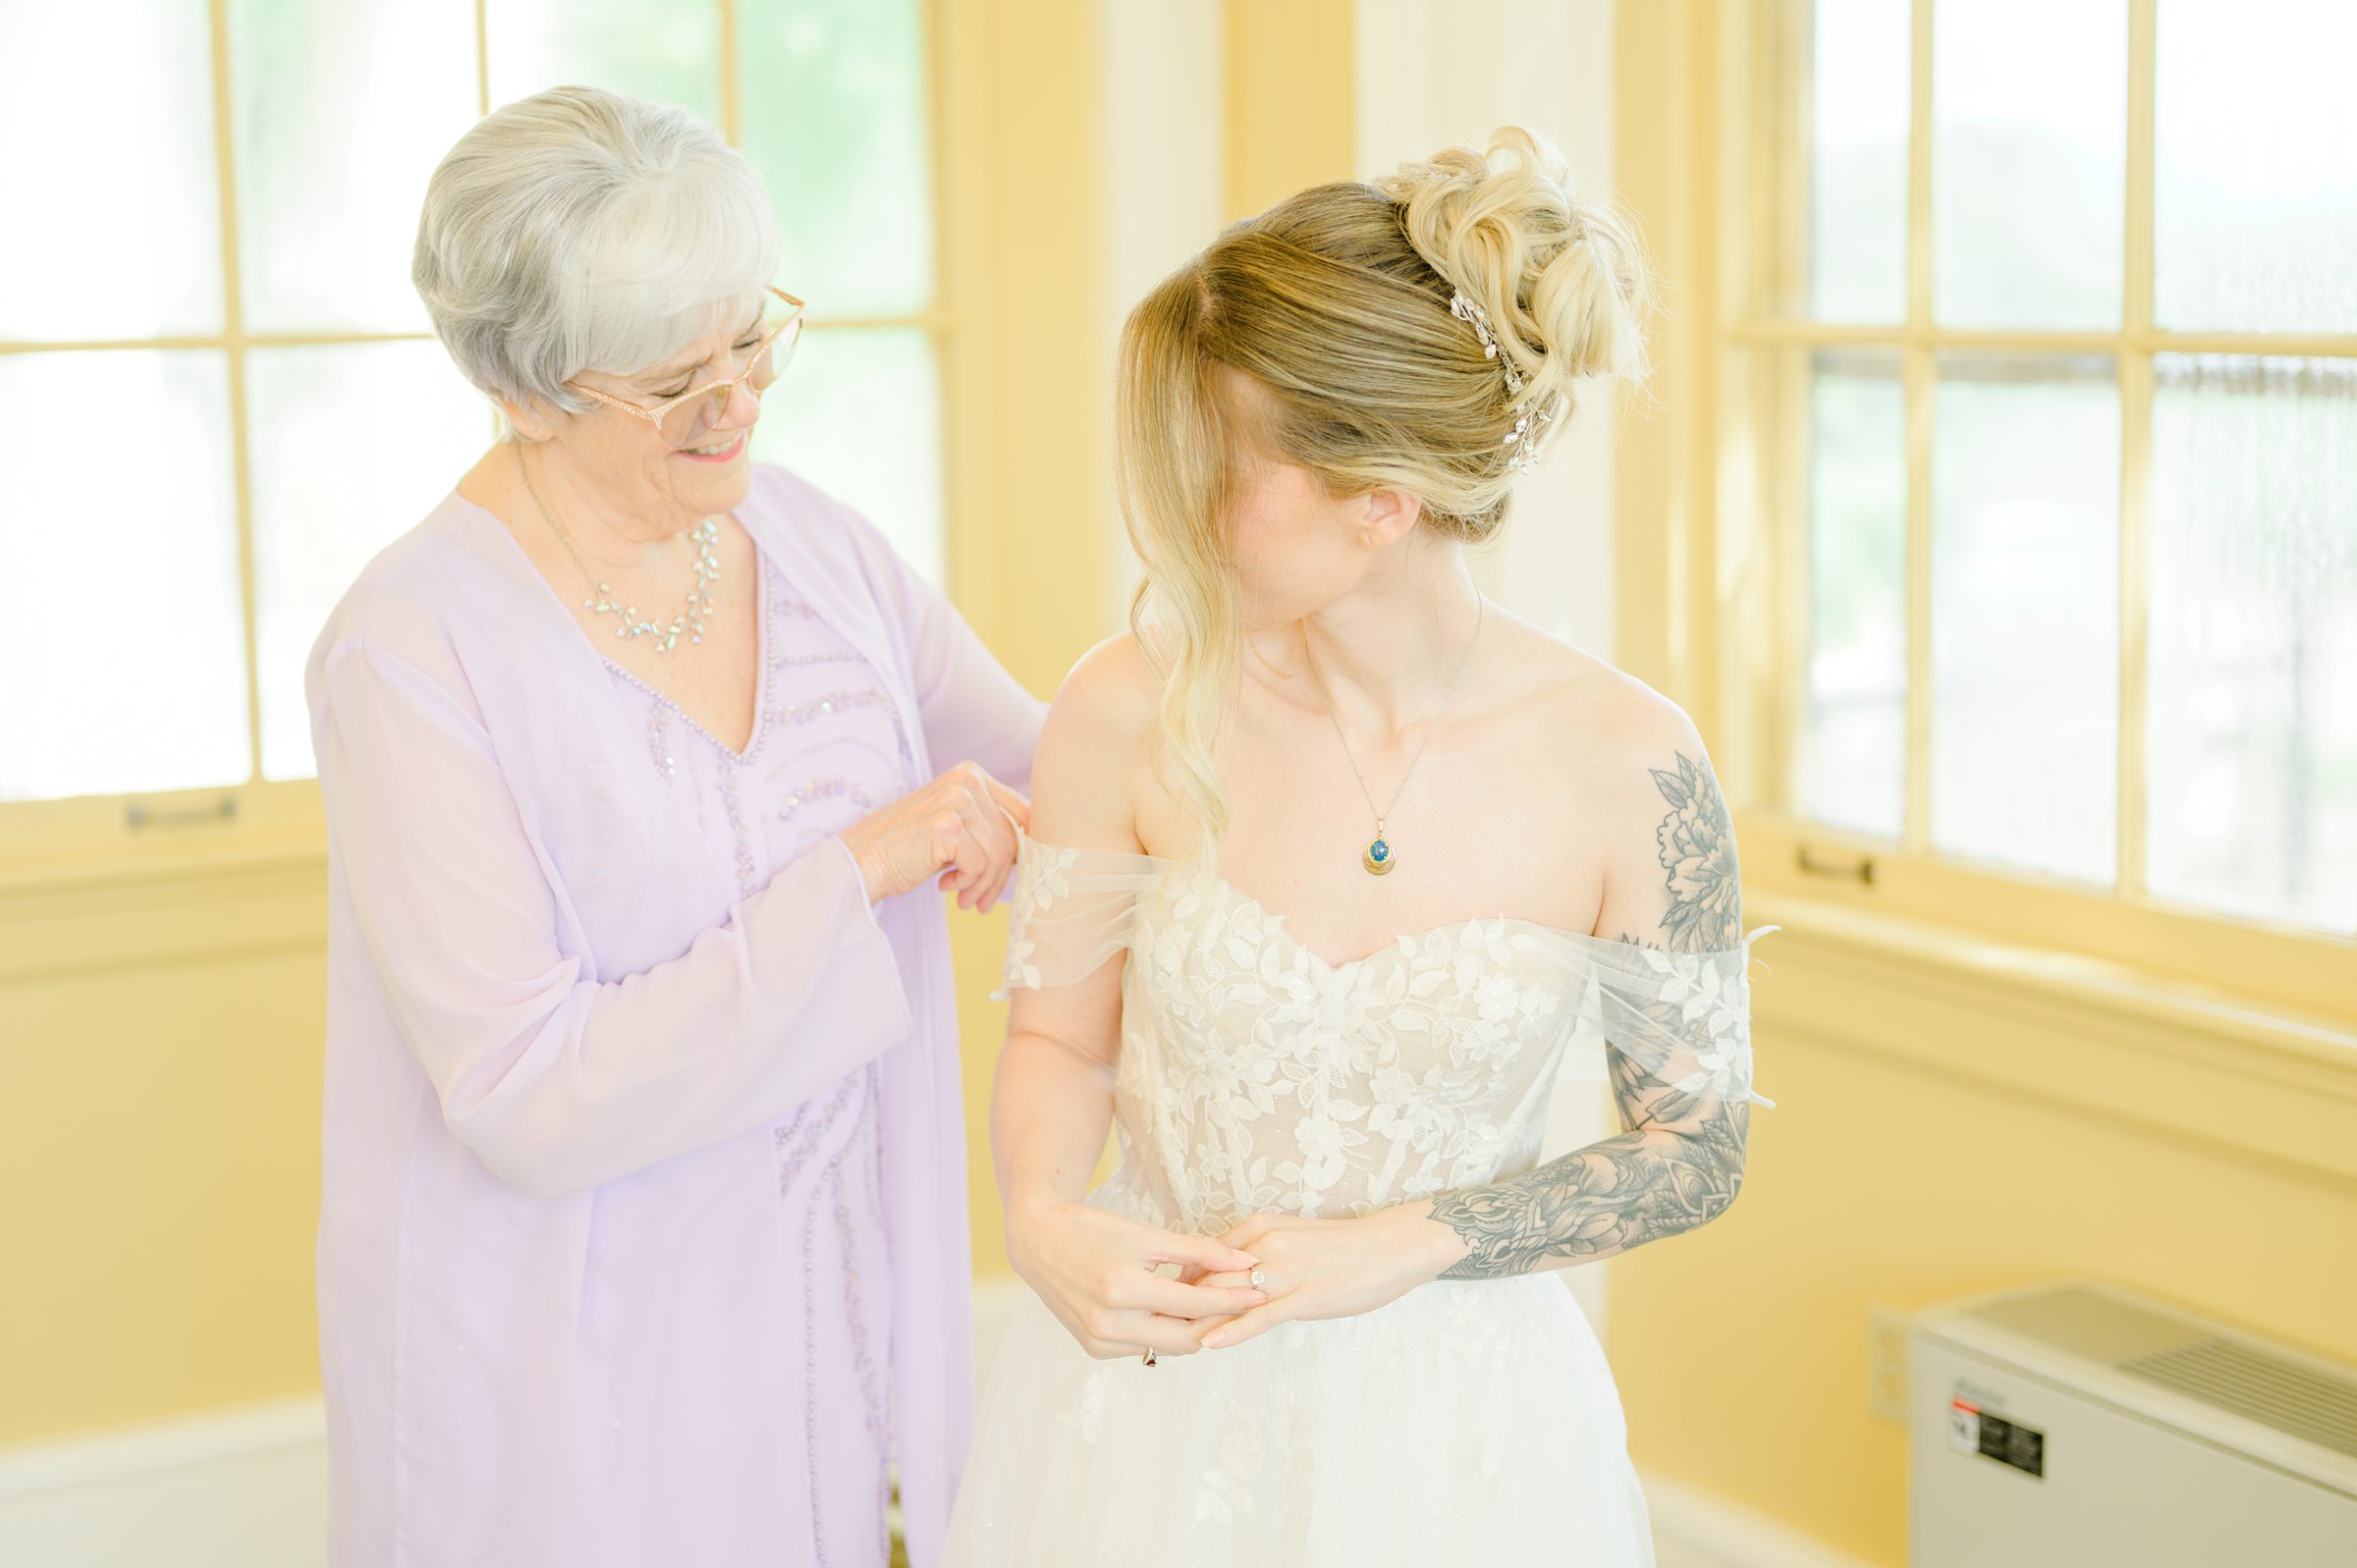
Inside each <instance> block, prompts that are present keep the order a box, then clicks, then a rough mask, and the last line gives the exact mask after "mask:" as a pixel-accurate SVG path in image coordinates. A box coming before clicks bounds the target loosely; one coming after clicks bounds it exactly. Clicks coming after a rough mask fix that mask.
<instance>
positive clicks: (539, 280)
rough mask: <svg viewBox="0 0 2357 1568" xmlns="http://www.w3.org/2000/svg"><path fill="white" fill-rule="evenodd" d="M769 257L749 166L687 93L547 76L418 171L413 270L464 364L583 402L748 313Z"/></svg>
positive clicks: (529, 394) (493, 388) (571, 402)
mask: <svg viewBox="0 0 2357 1568" xmlns="http://www.w3.org/2000/svg"><path fill="white" fill-rule="evenodd" d="M777 266H778V235H777V224H776V222H775V220H774V218H773V217H772V215H771V212H770V206H769V197H768V194H767V193H766V192H765V191H764V190H763V189H762V186H761V177H760V176H759V175H758V174H756V173H755V172H754V170H753V166H752V165H751V164H750V163H749V162H747V161H746V160H745V157H744V155H743V154H742V153H740V152H739V151H738V150H737V149H736V148H734V147H732V146H730V145H729V144H728V142H727V141H726V140H724V139H723V138H722V136H721V135H720V133H718V132H717V131H715V130H713V129H712V127H710V126H709V125H707V124H705V123H704V122H703V121H701V120H699V119H697V118H696V117H695V116H694V115H692V114H689V113H688V112H687V111H686V110H685V109H679V108H674V107H672V106H670V105H668V104H658V103H648V102H646V101H645V100H643V99H639V98H631V97H627V96H625V95H623V94H622V93H618V92H607V91H605V90H603V89H602V88H598V87H552V88H550V89H549V90H548V91H546V92H541V93H535V94H533V95H532V96H531V97H529V98H522V99H519V100H518V101H517V102H515V103H511V104H509V105H507V106H506V107H505V108H503V109H498V110H495V111H494V112H492V113H491V114H488V115H485V116H484V117H483V118H482V119H481V120H479V121H477V122H476V123H475V125H474V128H473V129H472V130H470V131H468V132H467V133H466V135H463V136H461V137H460V138H459V140H458V144H457V145H456V146H454V147H452V148H451V149H450V152H449V154H448V155H447V156H445V157H444V158H443V160H442V162H441V165H440V166H439V167H438V168H436V169H435V170H434V177H433V179H432V181H431V182H430V183H429V184H428V185H427V186H426V190H425V210H424V212H423V213H422V214H421V215H420V216H419V218H418V221H417V248H416V252H415V254H414V256H413V257H412V259H411V266H410V280H411V282H412V283H414V284H415V285H416V286H417V294H418V297H420V298H422V299H423V300H424V301H425V308H426V313H427V314H428V315H430V316H431V317H432V318H433V323H434V331H435V332H436V333H437V334H439V335H440V337H441V339H442V343H443V346H444V347H445V348H447V349H448V350H449V351H450V354H451V357H452V358H453V359H456V360H457V361H458V363H459V369H460V370H461V371H462V372H464V373H465V375H466V379H467V380H469V381H471V382H473V383H474V384H475V386H476V387H478V388H480V389H481V390H482V391H483V392H485V393H487V394H489V395H490V396H492V397H494V398H505V399H507V400H509V401H510V402H513V403H515V404H518V405H519V406H527V407H528V406H531V405H533V404H539V405H542V406H552V407H557V408H564V409H568V410H571V411H573V412H575V413H579V412H582V411H584V410H586V409H587V408H589V407H590V406H591V404H590V401H589V400H588V399H585V398H582V397H580V396H579V395H578V394H576V393H572V392H568V391H566V390H565V383H566V382H567V381H570V380H571V379H573V378H574V377H575V376H577V375H579V374H580V373H581V372H582V371H584V370H596V371H602V372H605V373H608V374H615V375H628V374H630V373H631V372H633V371H637V370H642V369H645V368H646V367H647V366H649V365H653V364H657V363H659V362H661V361H662V360H664V359H666V358H668V357H669V356H671V355H672V354H675V353H677V352H678V351H680V350H682V349H684V348H685V347H686V346H687V345H688V344H690V343H693V342H694V341H695V340H696V339H698V338H700V337H703V336H705V335H706V334H707V333H711V332H714V331H717V330H719V328H720V324H721V322H722V321H723V320H724V319H727V318H728V317H730V316H731V315H749V314H751V313H752V311H753V310H754V309H755V308H756V307H757V306H758V304H759V303H760V301H761V300H762V298H763V290H764V289H766V287H767V286H768V284H769V282H770V280H771V278H772V276H773V275H774V274H775V273H776V271H777Z"/></svg>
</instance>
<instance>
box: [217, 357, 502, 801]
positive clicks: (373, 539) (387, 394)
mask: <svg viewBox="0 0 2357 1568" xmlns="http://www.w3.org/2000/svg"><path fill="white" fill-rule="evenodd" d="M246 387H247V398H248V399H249V403H248V406H249V408H250V409H251V419H252V430H253V443H252V448H253V458H252V464H251V472H252V483H253V535H254V588H255V601H256V613H255V617H254V631H255V635H256V639H257V646H258V650H259V659H260V669H261V694H262V773H263V775H264V776H265V777H267V778H272V779H292V778H301V777H304V776H306V775H308V774H309V773H310V772H311V771H312V763H311V731H310V715H309V712H308V710H307V709H305V707H304V706H303V695H302V674H303V661H304V659H305V658H306V657H307V656H308V655H309V653H310V651H311V642H312V639H314V638H315V637H317V636H318V635H319V627H320V626H321V624H323V623H324V622H326V620H327V613H328V611H329V610H330V609H332V608H333V607H334V605H335V602H336V601H337V600H338V599H340V598H342V597H343V595H344V590H345V589H346V588H348V587H350V586H351V585H352V579H353V578H354V577H356V576H357V575H359V570H360V568H361V567H362V566H364V565H366V564H367V561H368V558H369V557H370V556H372V555H374V554H375V553H376V552H377V551H378V550H380V549H382V548H383V547H384V546H385V545H386V544H387V543H389V542H390V541H392V540H393V539H395V538H397V537H399V536H400V535H401V534H402V533H404V532H406V531H407V530H408V529H409V527H410V526H411V524H412V523H414V522H416V521H417V520H418V519H419V518H420V517H423V516H424V515H425V514H426V513H427V512H428V511H430V510H432V508H433V506H434V504H435V503H436V502H438V501H440V500H441V499H442V498H443V496H445V495H446V494H448V493H449V491H450V487H451V486H452V485H454V484H456V483H457V482H458V479H459V475H460V474H462V473H464V472H465V471H466V468H467V467H468V466H469V465H470V464H471V463H472V462H473V461H474V460H475V459H476V458H477V457H479V456H481V454H482V451H483V449H484V448H485V447H487V446H489V445H490V442H491V416H490V413H489V411H488V409H487V407H486V406H485V405H484V402H483V400H482V398H481V396H480V395H478V394H477V393H476V392H475V391H474V389H473V388H471V387H469V386H467V385H466V382H465V381H464V380H463V379H461V378H460V375H459V373H458V371H457V370H456V369H455V368H454V367H453V366H452V365H451V362H450V355H449V354H447V353H445V352H443V351H442V346H441V345H440V344H439V343H374V344H350V345H341V346H335V347H321V348H301V349H257V350H255V351H253V352H252V354H251V355H249V356H248V357H247V361H246Z"/></svg>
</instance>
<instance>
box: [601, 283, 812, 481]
mask: <svg viewBox="0 0 2357 1568" xmlns="http://www.w3.org/2000/svg"><path fill="white" fill-rule="evenodd" d="M769 292H770V293H771V294H773V295H775V296H777V297H778V298H779V299H780V300H781V301H782V302H783V303H784V304H785V306H786V308H785V310H784V311H783V312H780V311H778V310H777V309H775V308H772V309H771V310H770V311H769V313H768V316H767V318H766V319H765V320H764V321H763V322H762V324H761V325H760V327H758V328H757V329H755V330H756V331H757V332H758V333H759V334H760V336H759V338H758V340H757V341H755V342H753V343H752V344H751V347H750V356H749V357H748V358H746V359H745V361H744V368H743V369H741V370H740V371H738V372H737V373H736V374H735V375H733V376H723V377H722V378H721V379H719V380H718V381H712V382H707V383H706V384H704V385H703V386H700V387H689V388H688V389H687V390H686V391H685V392H683V393H681V394H679V395H678V396H677V397H672V398H665V399H663V400H662V401H661V402H660V403H654V404H639V403H632V402H630V399H628V398H617V397H615V396H613V395H612V394H611V393H605V392H600V391H598V390H597V389H596V388H595V387H585V386H583V385H581V384H580V383H579V382H578V381H568V382H566V383H565V385H566V386H567V387H568V388H570V389H571V390H572V391H575V392H577V393H579V394H580V395H581V396H582V397H584V398H591V399H594V400H596V401H597V402H599V403H602V404H604V405H605V406H607V407H609V408H620V409H621V410H622V411H623V412H624V413H629V414H636V415H637V416H638V417H639V418H641V419H644V420H645V421H646V422H647V423H648V424H651V425H653V426H654V427H655V432H656V434H658V435H660V436H661V437H662V438H663V440H664V442H665V443H666V444H667V445H669V446H674V447H676V446H678V445H679V444H680V443H681V442H682V441H685V439H686V438H687V437H688V436H689V435H690V434H692V433H693V432H694V429H695V417H694V414H695V409H696V408H697V407H699V406H708V407H710V408H711V409H712V411H713V412H714V413H715V414H717V413H719V412H720V411H721V410H722V409H724V408H726V407H727V406H729V399H730V398H731V397H733V396H735V394H736V391H737V388H738V386H739V385H740V384H741V385H742V386H743V388H744V390H745V391H747V392H749V393H751V394H752V395H753V397H754V398H755V399H756V400H758V399H759V398H760V396H761V394H762V393H764V392H766V391H768V390H769V385H770V383H771V382H773V381H775V380H777V379H778V374H779V372H780V371H782V370H784V369H785V368H786V364H787V361H789V360H791V359H792V358H793V357H794V346H795V343H797V342H798V341H800V339H801V336H802V308H803V306H802V301H801V300H799V299H796V298H795V297H794V296H792V295H790V294H788V293H787V292H786V291H785V290H783V289H779V288H774V287H773V288H772V289H771V290H770V291H769ZM682 409H685V410H687V411H686V412H685V414H683V413H682V412H681V410H682Z"/></svg>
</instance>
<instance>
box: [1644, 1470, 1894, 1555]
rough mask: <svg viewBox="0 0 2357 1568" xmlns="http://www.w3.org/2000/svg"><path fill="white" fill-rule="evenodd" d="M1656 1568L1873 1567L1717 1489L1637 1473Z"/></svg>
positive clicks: (1665, 1477)
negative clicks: (1648, 1516)
mask: <svg viewBox="0 0 2357 1568" xmlns="http://www.w3.org/2000/svg"><path fill="white" fill-rule="evenodd" d="M1639 1479H1640V1480H1641V1481H1642V1482H1643V1483H1644V1486H1645V1502H1646V1506H1647V1507H1648V1508H1649V1509H1651V1511H1652V1513H1653V1550H1654V1558H1655V1564H1656V1568H1877V1565H1875V1564H1870V1563H1867V1562H1865V1561H1863V1560H1862V1559H1860V1558H1856V1557H1852V1556H1850V1555H1849V1554H1848V1553H1847V1552H1843V1551H1836V1549H1835V1548H1833V1547H1832V1546H1829V1545H1827V1544H1826V1543H1825V1542H1824V1541H1819V1540H1817V1539H1816V1538H1814V1537H1812V1536H1804V1535H1802V1534H1801V1533H1800V1532H1799V1531H1797V1530H1794V1529H1793V1528H1792V1527H1791V1526H1789V1525H1786V1524H1783V1523H1781V1522H1780V1521H1777V1520H1774V1519H1771V1518H1769V1517H1768V1516H1767V1515H1765V1514H1759V1513H1754V1512H1752V1511H1751V1510H1750V1509H1748V1508H1745V1507H1742V1506H1740V1505H1739V1504H1736V1503H1731V1502H1728V1501H1727V1499H1726V1498H1724V1497H1721V1496H1718V1495H1717V1494H1716V1493H1713V1492H1708V1491H1704V1490H1702V1489H1701V1488H1699V1487H1689V1486H1687V1485H1686V1484H1685V1483H1684V1482H1680V1481H1672V1480H1671V1479H1669V1478H1668V1477H1667V1476H1655V1475H1650V1474H1645V1475H1640V1477H1639Z"/></svg>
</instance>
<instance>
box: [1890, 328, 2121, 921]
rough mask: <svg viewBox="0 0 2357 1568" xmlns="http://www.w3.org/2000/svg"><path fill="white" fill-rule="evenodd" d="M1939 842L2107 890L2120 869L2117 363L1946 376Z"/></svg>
mask: <svg viewBox="0 0 2357 1568" xmlns="http://www.w3.org/2000/svg"><path fill="white" fill-rule="evenodd" d="M1940 374H1941V381H1940V388H1939V415H1938V419H1937V432H1936V434H1935V437H1934V440H1935V442H1936V446H1935V449H1934V454H1933V460H1932V506H1933V514H1932V540H1933V543H1932V756H1931V764H1932V839H1933V842H1934V843H1935V845H1936V846H1937V847H1939V848H1940V849H1942V850H1945V851H1948V852H1950V853H1954V854H1958V855H1963V856H1966V857H1969V858H1972V859H1976V860H1985V861H1993V862H1997V863H2000V864H2003V865H2009V866H2018V867H2021V868H2023V869H2026V870H2032V871H2046V872H2053V873H2056V875H2059V876H2064V877H2070V878H2075V879H2078V880H2080V881H2085V882H2095V883H2106V882H2110V880H2111V879H2112V876H2113V867H2114V865H2115V864H2116V862H2117V859H2118V855H2117V848H2118V846H2117V843H2116V839H2115V835H2116V833H2117V825H2116V824H2117V805H2116V781H2117V779H2118V777H2119V767H2118V744H2119V742H2118V735H2119V527H2118V523H2119V502H2118V495H2119V395H2118V388H2117V383H2116V381H2115V379H2114V377H2115V371H2114V369H2113V367H2112V363H2111V361H2110V359H2071V360H2060V359H2001V358H1995V357H1980V356H1963V355H1956V356H1951V357H1948V358H1946V359H1944V360H1943V361H1942V364H1941V367H1940Z"/></svg>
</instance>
